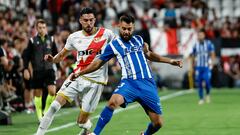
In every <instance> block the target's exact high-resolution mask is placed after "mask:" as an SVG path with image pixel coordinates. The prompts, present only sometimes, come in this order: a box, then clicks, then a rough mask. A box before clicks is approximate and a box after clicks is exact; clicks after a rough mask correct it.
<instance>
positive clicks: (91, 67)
mask: <svg viewBox="0 0 240 135" xmlns="http://www.w3.org/2000/svg"><path fill="white" fill-rule="evenodd" d="M105 63H106V61H103V60H101V59H97V60H95V61H94V62H93V63H91V64H90V65H88V66H87V67H86V68H85V69H83V70H81V71H79V72H76V73H72V74H71V75H70V77H69V78H70V80H74V79H76V78H77V77H79V76H81V75H84V74H87V73H91V72H94V71H96V70H98V69H99V68H100V67H102V65H104V64H105Z"/></svg>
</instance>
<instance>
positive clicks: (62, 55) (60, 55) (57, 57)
mask: <svg viewBox="0 0 240 135" xmlns="http://www.w3.org/2000/svg"><path fill="white" fill-rule="evenodd" d="M69 52H70V51H69V50H67V49H65V48H63V49H62V50H61V51H60V52H59V53H58V54H56V55H55V56H54V57H53V59H52V62H53V63H59V62H60V61H62V60H63V59H64V58H65V57H66V56H67V55H68V53H69Z"/></svg>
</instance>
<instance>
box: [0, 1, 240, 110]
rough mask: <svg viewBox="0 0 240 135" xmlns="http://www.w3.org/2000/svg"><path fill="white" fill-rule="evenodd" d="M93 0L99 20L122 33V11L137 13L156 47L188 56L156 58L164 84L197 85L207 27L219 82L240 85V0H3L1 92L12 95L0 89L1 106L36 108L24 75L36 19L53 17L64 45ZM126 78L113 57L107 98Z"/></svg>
mask: <svg viewBox="0 0 240 135" xmlns="http://www.w3.org/2000/svg"><path fill="white" fill-rule="evenodd" d="M88 6H90V7H93V8H94V9H95V10H96V11H97V16H96V18H97V22H96V26H98V27H101V26H103V27H106V28H108V29H111V30H112V31H113V32H114V33H116V34H117V33H118V28H117V22H118V18H119V16H121V14H123V13H125V12H127V13H131V14H132V15H133V16H134V17H135V18H136V23H135V24H136V30H135V34H139V35H141V36H142V37H143V39H144V40H145V42H147V43H149V45H150V47H151V50H152V51H154V52H156V53H158V54H159V55H162V56H168V57H172V58H177V59H183V61H184V67H183V69H178V68H176V67H172V66H170V65H167V64H157V63H150V64H151V66H152V69H153V72H154V76H155V80H156V82H157V85H158V87H159V90H164V89H178V90H182V89H193V88H194V85H191V81H192V80H194V79H191V78H192V73H191V71H190V64H189V62H188V56H189V54H190V52H191V49H192V47H193V45H194V43H195V42H196V41H197V30H199V29H205V31H206V36H207V38H208V39H209V40H211V41H212V42H213V44H214V46H215V52H216V55H217V58H216V61H214V67H213V69H212V85H213V87H215V88H220V87H229V88H233V87H238V88H239V87H240V66H239V65H240V0H0V45H1V47H2V48H4V50H5V51H6V54H7V59H8V60H9V62H8V69H7V70H3V69H1V74H2V75H4V76H5V77H4V85H3V86H2V87H3V88H2V91H1V93H4V94H7V95H8V96H7V97H4V96H3V95H4V94H0V110H3V111H6V112H7V113H11V112H16V111H17V112H22V113H24V111H25V112H27V113H33V112H34V108H33V104H32V105H26V103H25V98H26V97H24V94H25V92H29V91H28V90H26V88H25V87H26V86H25V85H24V81H23V75H22V70H23V64H22V58H21V54H22V52H23V50H24V49H25V48H26V46H27V45H28V41H29V38H30V37H32V36H34V35H36V30H35V28H34V22H35V20H37V19H38V18H43V19H45V20H46V21H47V25H48V31H49V34H50V35H53V36H54V38H55V41H56V43H57V48H58V51H60V50H61V49H62V48H63V47H64V44H65V42H66V39H67V37H68V35H69V34H70V33H72V32H74V31H77V30H80V29H81V26H80V24H79V22H78V19H79V11H80V10H81V9H82V8H83V7H88ZM75 56H76V52H73V53H72V55H69V56H68V57H67V58H66V59H65V60H64V61H62V62H61V64H60V69H58V70H57V69H56V75H57V87H58V89H59V88H60V86H61V85H62V83H63V81H64V80H65V79H66V77H67V76H68V75H69V74H70V73H71V71H72V69H73V67H74V65H73V63H74V61H75ZM120 79H121V71H120V67H119V65H118V63H116V61H115V60H111V61H110V62H109V85H108V86H106V88H105V90H104V93H103V95H102V100H106V99H108V98H109V97H110V96H111V93H112V91H113V90H114V88H115V87H116V86H117V85H118V82H119V80H120ZM26 106H28V107H26ZM29 106H30V107H29Z"/></svg>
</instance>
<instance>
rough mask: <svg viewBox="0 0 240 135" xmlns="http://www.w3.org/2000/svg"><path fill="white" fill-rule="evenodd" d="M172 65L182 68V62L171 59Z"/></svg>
mask: <svg viewBox="0 0 240 135" xmlns="http://www.w3.org/2000/svg"><path fill="white" fill-rule="evenodd" d="M170 64H172V65H174V66H178V67H180V68H182V60H176V59H171V61H170Z"/></svg>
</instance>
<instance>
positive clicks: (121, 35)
mask: <svg viewBox="0 0 240 135" xmlns="http://www.w3.org/2000/svg"><path fill="white" fill-rule="evenodd" d="M120 37H121V38H122V39H123V40H124V41H129V40H130V39H131V38H132V34H130V35H127V34H123V33H120Z"/></svg>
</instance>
